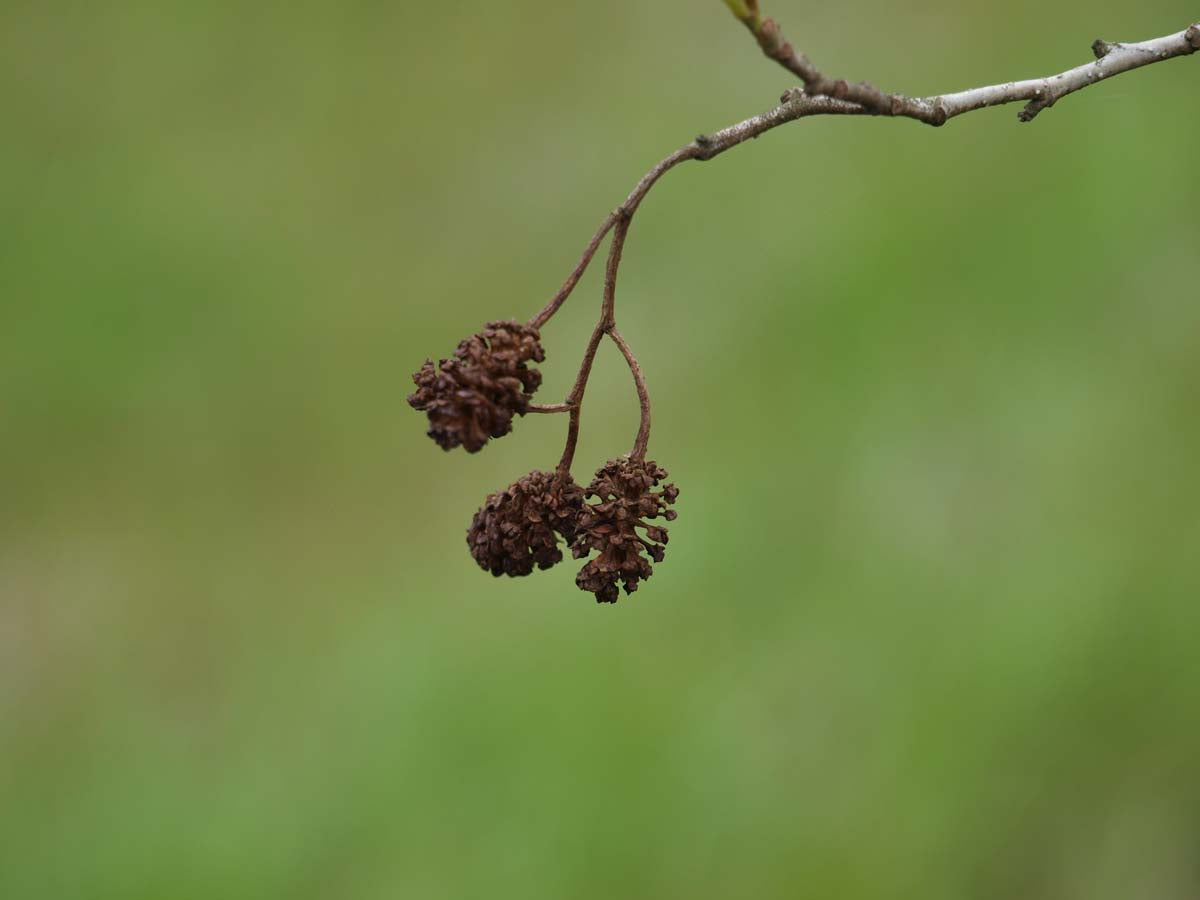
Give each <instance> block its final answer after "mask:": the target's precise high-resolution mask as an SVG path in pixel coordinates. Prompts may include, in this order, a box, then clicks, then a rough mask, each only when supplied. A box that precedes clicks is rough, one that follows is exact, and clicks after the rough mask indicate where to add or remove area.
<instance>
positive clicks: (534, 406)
mask: <svg viewBox="0 0 1200 900" xmlns="http://www.w3.org/2000/svg"><path fill="white" fill-rule="evenodd" d="M571 409H572V407H571V405H570V404H569V403H530V404H529V407H528V409H527V410H526V412H531V413H543V414H549V413H565V412H570V411H571Z"/></svg>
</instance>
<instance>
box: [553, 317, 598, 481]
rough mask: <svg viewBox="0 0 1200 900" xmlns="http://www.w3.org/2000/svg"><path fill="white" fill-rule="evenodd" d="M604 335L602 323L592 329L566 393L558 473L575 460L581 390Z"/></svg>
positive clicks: (565, 469) (581, 405)
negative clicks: (564, 432)
mask: <svg viewBox="0 0 1200 900" xmlns="http://www.w3.org/2000/svg"><path fill="white" fill-rule="evenodd" d="M603 337H604V325H603V323H601V324H597V325H596V327H595V328H594V329H592V336H591V337H590V338H588V345H587V349H586V350H584V351H583V362H582V363H581V364H580V366H579V374H578V375H576V376H575V386H574V387H572V388H571V393H570V394H568V395H567V402H566V405H567V407H568V408H569V409H570V411H571V416H570V419H569V421H568V424H567V445H566V446H565V447H564V448H563V453H562V459H560V460H559V463H558V471H559V474H562V475H567V474H570V471H571V463H572V462H574V461H575V447H576V445H577V444H578V443H579V413H580V410H581V409H582V407H583V392H584V391H585V390H587V383H588V377H589V376H590V375H591V374H592V364H593V363H594V362H595V361H596V351H597V350H598V349H599V347H600V340H601V338H603Z"/></svg>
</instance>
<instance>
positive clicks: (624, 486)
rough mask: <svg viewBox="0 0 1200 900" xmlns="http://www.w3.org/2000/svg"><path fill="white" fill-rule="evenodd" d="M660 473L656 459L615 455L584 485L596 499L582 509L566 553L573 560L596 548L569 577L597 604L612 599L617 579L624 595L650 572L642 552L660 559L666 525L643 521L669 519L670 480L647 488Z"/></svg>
mask: <svg viewBox="0 0 1200 900" xmlns="http://www.w3.org/2000/svg"><path fill="white" fill-rule="evenodd" d="M666 477H667V472H666V470H665V469H662V468H660V467H659V466H658V464H657V463H654V462H647V461H645V460H640V459H628V458H621V459H614V460H611V461H609V462H608V463H607V464H606V465H605V466H604V467H603V468H602V469H600V471H599V472H597V473H596V477H595V478H594V479H592V483H591V484H589V485H588V488H587V496H588V497H595V498H597V500H598V501H599V502H597V503H589V504H587V505H586V506H585V507H584V508H583V512H582V513H581V514H580V516H579V522H578V534H577V535H576V537H575V541H574V543H573V545H572V547H571V552H572V553H573V554H574V556H575V558H576V559H582V558H584V557H586V556H587V555H588V554H589V553H590V552H591V551H592V550H598V551H599V552H600V555H599V556H597V557H596V558H595V559H593V560H590V561H589V562H588V563H586V564H585V565H584V567H583V568H582V569H581V570H580V571H579V575H578V576H577V577H576V579H575V583H576V584H577V585H578V586H579V588H580V590H584V591H590V592H591V593H593V594H595V595H596V602H597V603H616V602H617V593H618V592H617V583H618V582H620V583H621V585H622V586H623V587H624V588H625V593H626V594H632V593H633V592H634V591H636V590H637V589H638V582H639V581H641V580H642V579H646V578H649V577H650V576H651V575H652V574H653V572H654V569H653V567H652V566H651V565H650V562H649V561H648V560H647V559H646V555H647V554H648V555H649V557H650V559H653V560H654V561H655V562H662V559H663V552H664V550H663V545H664V544H666V543H667V529H666V528H663V527H661V526H658V525H649V524H647V522H646V520H647V519H658V518H662V519H666V520H667V521H672V520H673V519H674V518H675V510H673V509H667V506H668V505H670V504H673V503H674V502H675V500H676V498H677V497H678V496H679V489H678V488H677V487H675V485H673V484H667V485H664V486H663V488H662V489H661V490H654V489H653V488H655V487H657V485H658V484H659V482H660V481H663V480H664V479H665V478H666ZM638 529H641V530H642V531H643V532H644V533H645V537H642V536H641V535H639V534H638V531H637V530H638Z"/></svg>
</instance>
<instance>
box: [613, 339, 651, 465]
mask: <svg viewBox="0 0 1200 900" xmlns="http://www.w3.org/2000/svg"><path fill="white" fill-rule="evenodd" d="M608 336H609V337H610V338H612V340H613V343H614V344H616V345H617V347H618V349H620V351H621V355H622V356H624V357H625V362H627V363H629V371H630V372H632V373H633V383H634V385H636V386H637V395H638V405H639V406H640V407H641V411H642V419H641V424H640V425H639V426H638V433H637V439H636V440H635V441H634V442H633V452H632V453H631V454H630V456H632V457H633V458H634V459H645V458H646V447H647V446H648V445H649V444H650V392H649V391H648V390H646V377H645V375H643V374H642V367H641V364H640V363H638V361H637V357H636V356H634V355H633V350H632V348H630V346H629V342H628V341H626V340H625V338H624V336H623V335H622V334H621V332H620V331H618V330H617V329H616V327H615V326H614V327H613V328H611V329H609V332H608Z"/></svg>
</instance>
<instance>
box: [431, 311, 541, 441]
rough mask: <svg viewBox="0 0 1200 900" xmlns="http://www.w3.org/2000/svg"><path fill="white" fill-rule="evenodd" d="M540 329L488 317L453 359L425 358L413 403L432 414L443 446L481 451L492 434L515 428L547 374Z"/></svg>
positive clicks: (437, 438)
mask: <svg viewBox="0 0 1200 900" xmlns="http://www.w3.org/2000/svg"><path fill="white" fill-rule="evenodd" d="M539 338H540V335H539V333H538V330H537V329H536V328H531V327H530V326H528V325H523V324H521V323H520V322H515V321H510V322H488V323H487V325H485V326H484V328H483V331H481V332H479V333H478V334H473V335H471V336H470V337H469V338H467V339H466V340H464V341H462V342H460V343H459V345H458V348H457V349H456V350H455V351H454V355H453V356H452V357H451V358H450V359H443V360H442V361H441V362H440V363H439V364H438V365H436V366H435V365H434V364H433V360H426V361H425V364H424V365H423V366H421V368H420V369H419V370H418V371H416V372H414V373H413V383H415V384H416V386H417V390H416V391H415V392H414V393H413V394H411V395H409V397H408V404H409V406H411V407H412V408H413V409H416V410H419V411H421V412H424V413H426V414H427V415H428V416H429V436H430V437H431V438H433V439H434V440H435V441H436V442H437V443H438V445H439V446H440V447H441V448H442V449H443V450H453V449H454V448H455V447H459V446H462V447H464V448H465V449H466V450H467V452H468V453H477V452H478V451H479V450H481V449H483V446H484V445H485V444H486V443H487V442H488V440H489V439H491V438H498V437H503V436H504V435H506V434H508V433H509V432H510V431H511V430H512V421H513V416H514V415H522V416H523V415H525V413H526V412H528V410H529V401H530V399H531V398H532V396H533V393H534V391H536V390H537V389H538V387H539V386H540V385H541V383H542V373H541V372H539V371H538V370H537V369H535V368H531V367H530V366H529V363H530V362H539V363H540V362H543V361H544V360H545V358H546V354H545V351H544V350H543V349H542V345H541V343H540V341H539Z"/></svg>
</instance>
